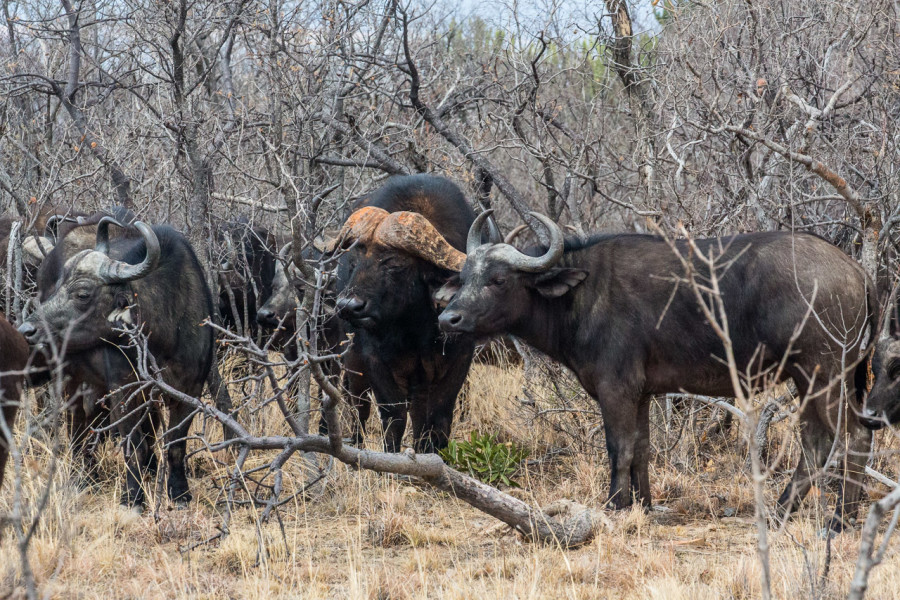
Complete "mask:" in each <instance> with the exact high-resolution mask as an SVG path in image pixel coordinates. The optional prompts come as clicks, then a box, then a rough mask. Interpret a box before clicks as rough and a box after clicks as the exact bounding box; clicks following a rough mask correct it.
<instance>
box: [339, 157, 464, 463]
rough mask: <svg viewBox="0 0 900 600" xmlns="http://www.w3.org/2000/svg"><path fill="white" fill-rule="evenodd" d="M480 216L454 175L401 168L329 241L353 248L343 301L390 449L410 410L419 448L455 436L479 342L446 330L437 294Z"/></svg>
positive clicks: (342, 274) (344, 273) (342, 271)
mask: <svg viewBox="0 0 900 600" xmlns="http://www.w3.org/2000/svg"><path fill="white" fill-rule="evenodd" d="M473 219H474V213H473V212H472V209H471V208H470V207H469V205H468V204H467V203H466V200H465V198H464V197H463V194H462V192H461V191H460V190H459V188H457V187H456V185H454V184H453V183H451V182H450V181H448V180H446V179H443V178H440V177H434V176H429V175H413V176H403V177H394V178H392V179H390V180H388V182H387V183H386V184H385V185H384V186H382V187H381V188H379V189H378V190H376V191H375V192H373V193H372V194H370V195H369V196H367V197H366V198H365V199H364V201H363V202H362V203H361V206H358V207H357V210H356V211H355V212H354V213H353V214H352V215H350V217H349V218H348V219H347V221H346V222H345V223H344V226H343V228H342V229H341V231H340V233H339V234H338V236H337V238H336V239H335V240H333V241H332V242H331V244H330V248H329V250H331V251H334V250H335V249H337V248H338V247H340V248H344V249H349V250H348V252H347V253H346V254H345V255H344V256H343V257H342V259H341V262H340V265H339V268H338V289H340V290H341V292H340V295H339V298H338V301H337V311H338V314H339V315H340V317H341V318H342V319H344V320H345V321H346V322H347V324H348V329H349V330H350V331H351V332H353V333H355V334H356V335H355V337H354V341H353V343H354V345H355V346H356V347H357V348H358V350H359V355H360V357H361V360H362V362H363V369H362V371H363V373H364V375H365V376H366V378H367V379H368V381H369V384H370V385H371V387H372V390H373V391H374V393H375V401H376V404H377V406H378V410H379V413H380V416H381V421H382V424H383V427H384V434H385V447H386V449H387V450H388V451H389V452H397V451H398V450H399V449H400V441H401V438H402V437H403V432H404V430H405V428H406V418H407V415H409V417H410V420H411V421H412V431H413V437H414V439H415V442H414V443H415V448H416V450H417V451H424V452H430V451H433V450H434V449H439V448H443V447H445V446H446V445H447V442H448V440H449V436H450V428H451V423H452V419H453V408H454V406H455V404H456V396H457V394H458V393H459V390H460V387H462V384H463V382H464V380H465V377H466V374H467V373H468V370H469V364H470V363H471V361H472V352H473V349H474V343H473V338H471V337H470V336H452V337H445V336H443V335H442V334H441V332H440V330H439V329H438V323H437V316H438V310H437V308H436V306H435V303H434V301H433V300H432V294H433V292H435V291H437V289H439V288H440V287H441V285H443V284H444V283H445V282H446V281H447V280H448V279H449V278H450V276H451V275H452V274H453V273H455V272H456V271H458V270H459V269H460V268H461V266H462V263H463V261H464V259H465V255H464V254H463V253H462V252H461V250H462V249H463V248H464V247H465V246H464V244H465V241H466V232H467V231H468V229H469V226H470V225H471V223H472V221H473Z"/></svg>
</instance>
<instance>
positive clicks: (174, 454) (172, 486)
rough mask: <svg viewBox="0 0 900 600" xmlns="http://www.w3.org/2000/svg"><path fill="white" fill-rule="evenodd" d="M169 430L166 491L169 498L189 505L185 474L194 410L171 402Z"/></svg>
mask: <svg viewBox="0 0 900 600" xmlns="http://www.w3.org/2000/svg"><path fill="white" fill-rule="evenodd" d="M168 405H169V429H168V431H167V432H166V446H167V447H168V451H167V453H166V457H167V458H168V465H169V479H168V481H167V483H166V491H167V492H168V494H169V498H170V499H171V500H174V501H175V502H179V503H187V502H190V501H191V499H192V496H191V492H190V489H189V488H188V481H187V473H186V472H185V465H184V461H185V456H186V454H187V436H188V432H189V431H190V428H191V421H193V420H194V409H193V408H191V407H190V406H188V405H187V404H185V403H183V402H178V401H177V400H171V399H170V400H169V401H168Z"/></svg>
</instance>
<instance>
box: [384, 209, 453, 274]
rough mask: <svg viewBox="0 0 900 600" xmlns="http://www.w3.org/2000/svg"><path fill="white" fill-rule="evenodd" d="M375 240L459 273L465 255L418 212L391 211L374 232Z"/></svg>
mask: <svg viewBox="0 0 900 600" xmlns="http://www.w3.org/2000/svg"><path fill="white" fill-rule="evenodd" d="M375 240H376V241H378V242H380V243H382V244H384V245H386V246H390V247H392V248H397V249H398V250H403V251H404V252H408V253H410V254H412V255H413V256H418V257H419V258H422V259H424V260H427V261H428V262H430V263H432V264H435V265H437V266H439V267H440V268H442V269H447V270H448V271H457V272H459V271H461V270H462V267H463V264H464V263H465V262H466V255H465V254H463V253H462V252H460V251H459V250H457V249H456V248H454V247H453V246H451V245H450V242H448V241H447V240H446V239H445V238H444V236H443V235H441V233H440V232H439V231H438V230H437V229H435V227H434V225H432V224H431V222H430V221H429V220H428V219H426V218H425V217H423V216H422V215H420V214H419V213H414V212H409V211H401V212H395V213H391V214H390V215H389V216H388V217H387V218H386V219H385V220H384V221H382V223H381V225H379V226H378V229H377V230H376V231H375Z"/></svg>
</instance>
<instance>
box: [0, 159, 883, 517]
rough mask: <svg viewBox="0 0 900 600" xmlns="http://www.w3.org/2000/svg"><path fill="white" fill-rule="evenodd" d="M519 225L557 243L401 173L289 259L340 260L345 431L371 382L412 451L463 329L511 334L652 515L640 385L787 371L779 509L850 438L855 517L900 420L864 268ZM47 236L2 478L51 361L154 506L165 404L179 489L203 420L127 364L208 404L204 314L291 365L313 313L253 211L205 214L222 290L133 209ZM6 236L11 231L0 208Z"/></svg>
mask: <svg viewBox="0 0 900 600" xmlns="http://www.w3.org/2000/svg"><path fill="white" fill-rule="evenodd" d="M529 219H531V220H532V221H533V223H535V224H540V225H541V229H543V231H539V233H540V234H542V235H543V236H544V238H545V239H546V240H548V242H547V243H544V244H537V245H535V246H533V247H531V248H528V249H526V250H519V249H517V248H516V247H514V246H513V245H512V243H511V242H512V239H511V236H507V239H506V240H503V239H501V238H500V235H499V231H498V230H497V228H496V226H495V224H494V223H493V219H492V218H491V217H490V211H484V212H482V213H481V214H480V215H478V217H476V216H475V213H474V212H473V210H472V208H471V207H470V205H469V203H468V202H467V201H466V199H465V197H464V195H463V193H462V192H461V191H460V189H459V188H458V187H457V186H456V185H455V184H453V183H452V182H450V181H448V180H446V179H444V178H441V177H436V176H430V175H414V176H398V177H394V178H392V179H389V180H388V181H387V182H386V183H385V184H384V185H382V186H381V187H380V188H378V189H376V190H374V191H372V192H371V193H369V194H367V195H365V196H364V197H362V198H361V199H360V200H359V201H357V203H356V204H355V205H354V206H353V207H352V211H351V214H350V215H349V216H348V217H347V218H346V219H345V221H344V223H343V225H342V227H341V228H340V230H339V231H337V233H336V235H335V236H334V237H333V238H331V239H330V240H329V241H328V242H327V244H326V245H325V247H324V248H321V247H320V248H318V249H316V248H314V247H312V246H310V247H309V248H308V249H305V250H303V252H301V253H297V254H296V256H298V257H302V259H303V260H304V261H308V262H309V263H311V264H313V265H316V266H317V267H324V266H325V265H331V266H332V267H331V268H333V270H334V276H333V277H331V278H330V283H328V284H327V285H328V287H327V289H325V290H324V293H323V294H322V298H323V301H324V303H325V305H326V311H325V312H326V316H325V318H324V323H322V328H321V329H320V336H319V337H320V338H321V340H322V343H323V345H324V346H327V347H329V348H337V347H339V346H341V347H343V346H344V345H346V346H347V347H346V349H342V350H341V353H342V365H343V369H342V373H343V385H344V387H345V388H346V391H347V395H348V397H349V398H350V400H351V404H352V405H353V406H354V407H355V409H356V411H357V413H358V419H357V423H358V425H357V428H356V430H355V431H354V442H355V443H361V440H362V436H363V434H364V427H365V423H366V421H367V420H368V417H369V412H370V400H369V394H370V393H371V395H372V397H373V398H374V403H375V406H376V408H377V410H378V413H379V416H380V418H381V422H382V429H383V434H384V446H385V449H386V450H387V451H389V452H397V451H399V450H400V448H401V440H402V438H403V436H404V433H405V430H406V423H407V420H409V421H410V425H411V433H412V440H413V442H412V443H413V447H414V448H415V450H416V451H419V452H434V451H436V450H440V449H442V448H444V447H445V446H446V445H447V444H448V442H449V439H450V436H451V425H452V419H453V413H454V407H455V404H456V400H457V396H458V395H459V392H460V389H461V388H462V385H463V383H464V382H465V379H466V376H467V374H468V372H469V368H470V365H471V363H472V359H473V354H474V352H475V346H476V343H477V342H480V341H483V340H486V339H489V338H492V337H497V336H513V337H515V338H517V339H518V340H519V341H520V342H523V343H525V344H528V345H530V346H532V347H533V348H535V349H537V350H539V351H541V352H543V353H545V354H546V355H548V356H550V357H551V358H553V359H554V360H556V361H558V362H560V363H562V364H563V365H565V366H566V367H568V368H569V369H570V370H571V371H572V373H573V374H574V375H575V376H576V377H577V379H578V381H579V382H580V383H581V385H582V386H583V387H584V389H585V391H586V392H587V393H588V394H589V395H590V396H591V397H593V398H594V400H595V401H596V402H597V403H598V405H599V407H600V411H601V413H602V416H603V424H604V429H605V434H606V445H607V450H608V455H609V463H610V489H609V498H608V502H609V505H610V506H612V507H615V508H624V507H627V506H630V505H631V504H632V503H633V502H639V503H640V504H642V505H644V506H649V505H650V503H651V494H650V478H649V461H650V432H649V428H650V403H651V399H652V397H653V396H655V395H659V394H666V393H679V392H684V393H693V394H704V395H712V396H730V397H733V396H736V395H738V394H737V393H736V386H740V392H741V394H743V395H746V396H751V395H752V394H753V393H754V392H756V391H759V390H761V389H763V388H765V387H766V386H768V385H770V384H773V383H777V382H779V381H782V380H786V379H791V380H793V382H794V383H795V385H796V387H797V389H798V391H799V393H800V397H801V401H800V405H799V420H800V439H801V448H802V452H801V457H800V460H799V462H798V463H797V466H796V468H795V469H794V471H793V475H792V477H791V479H790V481H789V482H788V484H787V486H786V488H785V489H784V492H783V493H782V494H781V496H780V497H779V499H778V511H779V513H780V514H783V515H785V514H788V513H790V512H791V511H792V510H794V509H795V508H796V507H797V505H798V504H799V503H800V502H801V501H802V499H803V497H804V496H805V495H806V493H807V492H808V491H809V489H810V487H811V485H812V483H813V482H814V481H815V480H816V478H817V477H819V476H821V474H822V472H823V471H824V469H825V468H826V466H827V464H826V463H827V462H828V459H829V457H830V455H831V454H832V452H833V449H834V447H836V444H837V442H838V441H839V442H841V449H842V450H843V455H844V456H843V459H842V465H843V469H844V472H843V477H842V482H843V483H842V485H841V488H840V495H839V500H838V504H837V508H836V512H835V515H834V517H833V519H832V522H831V527H832V529H834V530H836V531H839V530H841V529H842V528H844V527H845V526H846V525H847V524H848V523H852V522H853V520H854V519H855V517H856V515H857V513H858V508H859V504H860V502H861V501H862V497H863V487H862V483H861V474H862V473H863V472H864V470H865V466H866V459H867V457H868V452H869V448H870V445H871V439H872V430H874V429H877V428H879V427H882V426H884V425H886V424H894V423H897V422H900V342H898V341H896V340H891V339H884V340H880V341H879V340H876V337H877V334H878V331H879V330H880V327H879V306H878V301H877V295H876V293H875V290H874V286H873V284H872V282H871V281H870V280H869V279H868V277H867V275H866V273H865V272H864V271H863V269H862V268H861V267H860V266H859V265H858V264H857V263H856V262H855V261H854V260H852V259H851V258H849V257H848V256H847V255H846V254H844V253H843V252H842V251H841V250H840V249H838V248H837V247H835V246H833V245H831V244H830V243H828V242H827V241H825V240H823V239H821V238H818V237H815V236H813V235H808V234H801V233H791V232H768V233H752V234H743V235H735V236H731V237H723V238H713V239H701V240H694V241H690V240H675V241H672V240H666V239H664V238H661V237H657V236H651V235H639V234H617V235H608V234H597V235H593V236H590V237H584V238H581V237H570V238H566V237H565V236H564V234H563V231H562V229H561V228H560V227H559V226H558V225H557V224H556V223H554V222H553V221H552V220H550V219H549V218H547V217H545V216H543V215H540V214H537V213H531V215H530V217H529ZM41 226H42V227H43V229H42V230H41V232H42V233H43V235H33V236H30V237H28V238H26V239H25V240H24V241H23V243H22V250H23V259H25V260H24V262H25V264H26V265H32V268H33V272H31V274H30V276H31V277H32V278H33V279H34V282H35V287H36V297H35V298H34V300H33V302H32V306H33V310H32V311H31V312H30V313H29V314H28V315H27V317H25V318H24V320H22V321H21V322H20V323H19V326H18V331H17V330H16V329H14V328H13V327H12V326H11V325H10V324H9V322H7V321H6V320H5V319H2V318H0V388H2V397H0V403H2V406H3V411H2V420H0V484H2V481H3V468H4V466H5V463H6V459H7V455H8V451H9V448H10V443H11V441H12V429H13V422H14V418H15V414H16V409H17V407H18V404H19V402H18V400H19V394H20V388H21V386H22V384H23V382H24V381H26V380H27V381H28V382H29V383H30V384H32V385H36V384H38V383H41V381H42V380H46V379H48V377H49V372H50V371H51V370H52V369H53V365H54V364H59V365H62V369H63V372H64V373H65V375H66V376H67V384H66V388H65V393H66V396H67V398H68V399H69V400H68V404H69V409H70V412H71V413H72V415H73V416H72V424H73V431H72V439H73V443H75V444H76V445H78V444H83V441H84V438H85V437H86V435H87V432H88V431H89V428H90V426H91V425H92V424H95V423H96V422H97V420H98V419H105V422H106V423H113V424H115V429H116V430H117V431H118V433H119V434H120V436H121V438H122V440H123V446H124V448H125V455H126V482H125V486H124V493H123V495H122V502H123V503H124V504H126V505H129V506H140V505H141V504H142V503H143V501H144V493H143V487H142V477H143V475H144V474H145V473H147V472H148V471H149V472H152V471H154V470H155V469H156V468H157V458H156V454H155V451H154V445H155V444H154V440H155V433H156V431H157V430H158V429H160V427H161V423H162V414H161V411H160V407H162V406H165V407H166V408H167V410H168V424H169V425H168V426H167V427H164V428H163V429H164V430H165V431H166V432H167V433H166V435H167V443H166V448H167V461H168V463H167V466H168V484H167V491H168V495H169V497H170V499H171V500H173V501H175V502H188V501H190V500H191V493H190V490H189V488H188V482H187V477H186V474H185V441H186V438H187V436H188V430H189V428H190V425H191V420H192V416H193V414H194V411H193V409H192V408H188V406H187V405H186V404H185V403H183V402H181V401H179V399H178V397H170V396H169V395H167V394H165V393H162V392H160V386H154V385H150V384H148V382H146V381H143V380H142V378H141V377H140V376H139V374H138V371H139V370H138V369H137V368H136V366H135V365H136V364H138V363H142V364H149V365H150V367H149V369H150V370H151V371H152V372H153V373H155V374H156V375H157V376H158V377H159V378H161V379H162V380H163V381H164V382H165V383H166V384H167V386H166V387H167V388H168V389H169V392H170V394H175V393H176V391H177V392H178V393H180V394H185V395H188V396H193V397H198V396H200V394H201V393H202V391H203V384H204V382H205V381H206V380H207V375H208V374H209V372H210V369H211V368H214V367H213V365H214V351H215V350H214V347H215V339H214V331H213V329H212V328H211V327H208V326H205V325H204V323H205V322H206V321H207V320H208V319H209V318H211V317H214V316H215V317H216V318H217V319H218V320H219V322H220V323H222V324H223V326H224V327H227V328H229V329H231V330H234V331H236V332H237V333H238V334H239V335H244V336H247V337H250V338H252V337H257V336H260V335H263V336H266V337H267V339H268V340H269V343H270V344H271V345H272V347H273V348H274V349H276V350H279V351H281V352H283V353H284V354H285V356H286V358H288V360H289V361H295V360H296V359H297V358H298V357H299V356H300V354H301V352H300V350H301V347H300V346H298V339H299V338H307V337H308V335H307V333H308V332H306V330H305V329H304V328H306V327H308V324H307V323H305V322H300V321H299V319H298V318H297V307H298V305H299V304H300V302H301V300H302V298H303V294H304V291H303V290H304V288H305V287H306V286H304V285H300V279H301V276H300V272H299V270H298V269H297V267H296V265H294V264H293V263H292V258H293V257H294V256H295V253H293V252H291V246H290V242H289V241H288V240H287V239H284V238H279V237H278V236H276V235H274V234H273V233H271V232H269V231H268V230H266V229H264V228H261V227H256V226H251V224H250V223H248V222H246V221H243V220H236V221H230V222H227V223H223V224H221V226H219V227H217V228H216V233H215V239H216V241H217V242H218V244H217V245H218V246H219V247H221V248H224V251H223V254H222V258H221V260H219V261H218V262H214V263H213V264H212V267H213V268H214V269H217V284H218V286H217V287H218V288H219V296H218V298H217V299H216V298H214V296H213V294H212V293H211V291H210V287H209V283H210V281H209V280H208V279H207V277H206V274H205V270H204V267H203V266H202V265H201V261H200V260H198V258H197V256H196V255H195V253H194V250H193V248H192V247H191V244H190V243H189V241H188V240H187V239H186V238H185V237H184V236H183V235H182V234H180V233H179V232H178V231H176V230H174V229H173V228H171V227H168V226H165V225H162V226H149V225H147V224H146V223H143V222H141V221H139V220H137V219H136V218H135V216H134V215H133V214H131V212H130V211H128V210H126V209H123V208H115V209H113V210H110V211H105V212H101V213H97V214H94V215H87V214H80V213H79V214H63V215H58V216H54V217H52V218H49V219H47V218H45V219H44V220H43V221H42V222H41ZM0 234H4V235H8V234H9V227H8V226H6V225H4V222H2V221H0ZM10 247H12V246H10ZM6 249H7V244H6V243H5V242H3V251H4V252H6ZM298 260H299V258H298ZM37 265H39V268H38V267H37ZM8 310H9V308H8ZM135 331H140V332H142V333H143V336H144V337H143V340H144V343H143V346H142V345H141V344H139V343H138V342H137V341H136V339H137V338H135V336H134V335H132V333H133V332H135ZM298 334H302V335H298ZM348 339H350V340H352V342H351V343H350V344H346V341H347V340H348ZM332 374H337V371H335V372H334V373H332ZM173 390H174V391H173ZM101 398H102V399H103V403H101V402H100V399H101ZM147 400H152V402H149V403H148V402H147ZM107 406H108V407H109V408H108V409H107V408H106V407H107ZM107 428H111V426H108V427H107Z"/></svg>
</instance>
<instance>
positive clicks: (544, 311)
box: [509, 252, 604, 371]
mask: <svg viewBox="0 0 900 600" xmlns="http://www.w3.org/2000/svg"><path fill="white" fill-rule="evenodd" d="M585 259H586V253H584V252H571V253H570V252H567V253H566V254H565V255H564V257H563V259H562V261H561V262H560V266H565V267H575V268H579V267H583V266H585V265H584V264H583V263H585V262H586V260H585ZM596 271H597V269H596V268H595V269H592V270H591V274H590V275H589V276H588V278H587V279H586V280H585V281H584V282H583V283H581V284H580V285H578V286H576V287H575V288H573V289H571V290H570V291H569V292H568V293H567V294H564V295H563V296H560V297H558V298H545V297H544V296H541V295H540V294H539V293H538V292H536V291H533V290H532V291H531V294H530V301H529V310H528V311H525V314H524V316H523V317H522V318H520V319H518V320H517V322H516V323H514V324H513V326H512V327H510V329H509V333H510V334H512V335H514V336H515V337H517V338H519V339H521V340H523V341H524V342H526V343H527V344H528V345H530V346H533V347H534V348H536V349H537V350H539V351H541V352H543V353H544V354H546V355H547V356H549V357H551V358H552V359H554V360H556V361H558V362H560V363H562V364H564V365H565V366H567V367H569V368H570V369H572V370H573V371H578V369H579V367H580V366H581V365H580V361H579V357H580V359H581V361H583V360H584V357H586V356H590V355H591V354H590V353H589V352H588V353H585V352H581V351H579V350H580V347H581V345H582V344H583V340H584V339H586V337H587V338H589V337H590V336H585V328H587V327H590V326H591V324H590V323H588V322H586V321H587V318H586V317H587V314H586V313H595V314H596V313H597V310H598V308H599V307H598V306H597V304H598V298H599V295H598V293H597V289H596V288H597V286H598V285H599V283H598V282H599V281H603V279H604V278H603V276H602V274H601V273H598V272H596ZM585 308H588V310H587V311H585V310H584V309H585Z"/></svg>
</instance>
